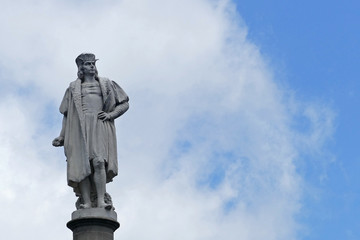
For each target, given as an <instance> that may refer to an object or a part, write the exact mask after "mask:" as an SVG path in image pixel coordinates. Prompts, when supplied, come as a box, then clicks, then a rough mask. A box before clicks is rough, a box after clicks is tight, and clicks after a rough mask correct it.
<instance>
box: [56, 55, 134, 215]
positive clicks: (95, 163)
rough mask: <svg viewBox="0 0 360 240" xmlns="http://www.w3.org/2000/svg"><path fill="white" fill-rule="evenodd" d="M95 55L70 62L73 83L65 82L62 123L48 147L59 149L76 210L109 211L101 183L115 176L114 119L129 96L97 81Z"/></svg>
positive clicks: (124, 108) (126, 105)
mask: <svg viewBox="0 0 360 240" xmlns="http://www.w3.org/2000/svg"><path fill="white" fill-rule="evenodd" d="M96 61H97V59H96V58H95V55H94V54H92V53H83V54H80V55H79V56H78V57H77V58H76V59H75V62H76V65H77V67H78V74H77V75H78V79H77V80H75V81H73V82H71V83H70V85H69V87H68V89H67V90H66V92H65V95H64V98H63V100H62V102H61V105H60V112H61V113H62V114H63V124H62V129H61V132H60V135H59V137H57V138H55V139H54V140H53V142H52V144H53V146H55V147H60V146H64V150H65V155H66V158H67V159H66V160H67V165H68V166H67V181H68V185H69V186H71V187H72V188H73V189H74V192H75V194H76V196H78V197H79V199H78V201H77V203H76V207H77V209H87V208H95V207H96V208H105V209H107V210H109V211H110V210H113V209H114V207H113V204H112V201H111V197H110V195H109V194H108V193H106V183H108V182H111V181H112V179H113V178H114V177H115V176H116V175H117V174H118V162H117V146H116V130H115V123H114V120H115V119H116V118H118V117H119V116H121V115H122V114H124V113H125V112H126V111H127V110H128V108H129V103H128V102H129V98H128V96H127V95H126V93H125V92H124V90H123V89H122V88H121V87H120V86H119V85H118V84H117V83H116V82H114V81H111V80H109V79H107V78H103V77H99V76H98V71H97V69H96V65H95V64H96Z"/></svg>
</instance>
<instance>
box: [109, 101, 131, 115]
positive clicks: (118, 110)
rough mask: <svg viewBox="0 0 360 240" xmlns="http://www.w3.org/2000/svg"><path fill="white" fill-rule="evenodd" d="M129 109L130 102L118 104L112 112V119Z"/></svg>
mask: <svg viewBox="0 0 360 240" xmlns="http://www.w3.org/2000/svg"><path fill="white" fill-rule="evenodd" d="M128 109H129V102H127V101H125V102H123V103H121V104H119V105H117V106H116V107H115V109H114V111H112V112H110V113H109V115H110V119H112V120H114V119H116V118H118V117H120V116H121V115H123V114H124V113H125V112H126V111H127V110H128Z"/></svg>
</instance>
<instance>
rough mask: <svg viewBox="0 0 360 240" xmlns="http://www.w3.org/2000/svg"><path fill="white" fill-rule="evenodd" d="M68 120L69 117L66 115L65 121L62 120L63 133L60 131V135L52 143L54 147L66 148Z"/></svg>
mask: <svg viewBox="0 0 360 240" xmlns="http://www.w3.org/2000/svg"><path fill="white" fill-rule="evenodd" d="M66 118H67V117H66V116H65V115H64V117H63V120H62V127H61V131H60V135H59V136H58V137H57V138H55V139H54V140H53V141H52V145H53V146H54V147H61V146H64V140H65V129H66Z"/></svg>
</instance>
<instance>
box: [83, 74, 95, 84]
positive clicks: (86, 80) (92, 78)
mask: <svg viewBox="0 0 360 240" xmlns="http://www.w3.org/2000/svg"><path fill="white" fill-rule="evenodd" d="M95 81H96V78H95V75H85V76H84V78H83V81H82V82H83V83H91V82H95Z"/></svg>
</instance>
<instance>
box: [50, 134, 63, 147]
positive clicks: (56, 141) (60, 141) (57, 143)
mask: <svg viewBox="0 0 360 240" xmlns="http://www.w3.org/2000/svg"><path fill="white" fill-rule="evenodd" d="M52 145H53V146H54V147H61V146H64V137H62V136H60V137H57V138H55V139H54V140H53V141H52Z"/></svg>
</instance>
